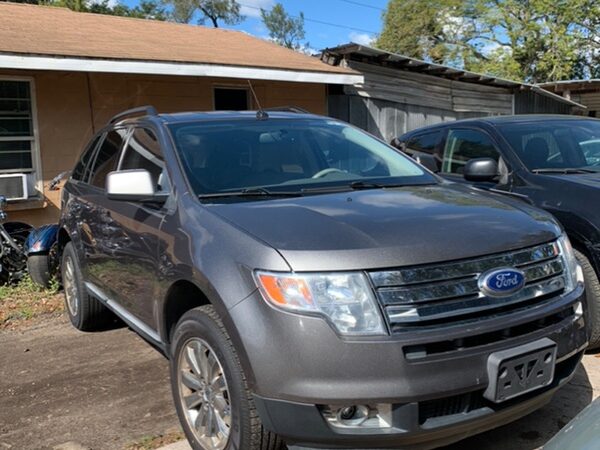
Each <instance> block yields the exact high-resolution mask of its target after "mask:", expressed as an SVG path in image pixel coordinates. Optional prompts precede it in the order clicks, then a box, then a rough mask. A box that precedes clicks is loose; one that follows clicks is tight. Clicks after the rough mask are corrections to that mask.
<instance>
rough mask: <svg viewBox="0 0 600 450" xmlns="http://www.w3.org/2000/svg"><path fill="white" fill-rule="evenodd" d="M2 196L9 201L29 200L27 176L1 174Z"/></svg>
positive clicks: (0, 193)
mask: <svg viewBox="0 0 600 450" xmlns="http://www.w3.org/2000/svg"><path fill="white" fill-rule="evenodd" d="M0 195H3V196H4V197H6V199H7V200H27V197H28V193H27V175H26V174H24V173H6V174H0Z"/></svg>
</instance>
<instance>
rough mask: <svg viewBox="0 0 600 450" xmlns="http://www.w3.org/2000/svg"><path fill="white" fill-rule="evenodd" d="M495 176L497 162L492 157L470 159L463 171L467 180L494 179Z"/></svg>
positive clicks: (496, 174) (496, 173)
mask: <svg viewBox="0 0 600 450" xmlns="http://www.w3.org/2000/svg"><path fill="white" fill-rule="evenodd" d="M497 176H498V163H497V162H496V161H494V160H493V159H492V158H475V159H470V160H469V161H467V163H466V164H465V169H464V172H463V177H464V178H465V180H467V181H494V179H495V178H496V177H497Z"/></svg>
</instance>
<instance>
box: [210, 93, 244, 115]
mask: <svg viewBox="0 0 600 450" xmlns="http://www.w3.org/2000/svg"><path fill="white" fill-rule="evenodd" d="M214 96H215V111H244V110H247V109H248V90H247V89H242V88H215V90H214Z"/></svg>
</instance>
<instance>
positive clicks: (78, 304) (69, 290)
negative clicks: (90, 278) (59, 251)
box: [61, 242, 113, 331]
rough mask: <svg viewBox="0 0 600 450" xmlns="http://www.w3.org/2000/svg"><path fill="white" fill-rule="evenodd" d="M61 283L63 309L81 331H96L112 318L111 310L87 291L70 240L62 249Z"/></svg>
mask: <svg viewBox="0 0 600 450" xmlns="http://www.w3.org/2000/svg"><path fill="white" fill-rule="evenodd" d="M61 269H62V270H61V273H62V284H63V287H64V291H65V309H66V310H67V314H68V316H69V319H70V320H71V323H72V324H73V326H74V327H75V328H77V329H78V330H81V331H97V330H100V329H103V328H105V327H106V326H107V325H108V323H109V322H110V320H111V319H112V318H113V314H112V312H111V311H110V310H109V309H108V308H106V306H104V305H103V304H102V303H100V301H99V300H96V299H95V298H93V297H92V296H90V295H89V294H88V292H87V289H86V287H85V284H84V282H83V277H82V276H81V269H80V267H79V260H78V259H77V254H76V252H75V248H74V247H73V244H72V243H71V242H69V243H67V245H66V246H65V248H64V250H63V255H62V263H61Z"/></svg>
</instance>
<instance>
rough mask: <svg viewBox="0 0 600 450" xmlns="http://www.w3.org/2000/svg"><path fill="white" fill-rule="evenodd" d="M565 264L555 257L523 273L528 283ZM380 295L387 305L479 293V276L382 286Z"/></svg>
mask: <svg viewBox="0 0 600 450" xmlns="http://www.w3.org/2000/svg"><path fill="white" fill-rule="evenodd" d="M562 271H563V266H562V263H561V262H560V260H558V259H553V260H551V261H545V262H543V263H541V264H536V265H533V266H528V267H527V268H526V269H525V270H523V273H524V274H525V280H526V281H527V283H531V282H534V281H537V280H541V279H544V278H548V277H551V276H554V275H558V274H560V273H562ZM378 293H379V297H380V299H381V301H382V303H383V305H385V306H389V305H395V304H399V303H408V304H410V303H423V302H433V301H439V300H444V299H451V298H456V297H463V296H469V295H477V294H479V286H478V284H477V277H476V276H470V277H469V278H461V279H457V280H452V281H446V282H443V283H440V282H436V283H430V284H427V285H425V286H422V285H413V286H412V287H399V288H381V289H379V291H378Z"/></svg>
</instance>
